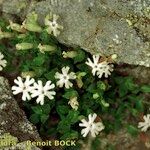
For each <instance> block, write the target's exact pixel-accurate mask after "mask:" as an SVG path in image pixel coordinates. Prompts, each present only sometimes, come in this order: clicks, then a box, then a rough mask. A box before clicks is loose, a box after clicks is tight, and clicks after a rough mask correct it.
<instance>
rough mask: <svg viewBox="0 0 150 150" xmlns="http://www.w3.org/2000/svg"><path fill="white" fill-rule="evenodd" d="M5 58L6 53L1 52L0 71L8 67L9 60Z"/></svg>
mask: <svg viewBox="0 0 150 150" xmlns="http://www.w3.org/2000/svg"><path fill="white" fill-rule="evenodd" d="M3 58H4V55H3V54H2V53H1V52H0V71H2V70H3V68H4V67H6V64H7V61H6V60H5V59H3Z"/></svg>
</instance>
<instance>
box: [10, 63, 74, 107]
mask: <svg viewBox="0 0 150 150" xmlns="http://www.w3.org/2000/svg"><path fill="white" fill-rule="evenodd" d="M69 69H70V68H69V67H68V66H67V67H63V68H62V74H61V73H58V72H56V74H55V78H56V79H59V80H58V81H57V83H56V84H57V86H58V87H63V86H65V87H66V88H70V87H72V86H73V84H72V83H71V82H70V81H69V80H70V79H75V78H76V75H75V73H74V72H71V73H68V72H69ZM14 83H15V84H17V86H13V87H12V90H13V94H14V95H16V94H19V93H23V95H22V100H23V101H26V100H30V99H31V98H35V97H37V99H36V102H37V103H40V104H41V105H43V104H44V97H45V96H46V97H48V98H49V99H54V95H56V92H55V91H52V89H54V88H55V85H54V84H52V82H51V81H47V82H46V84H45V85H43V83H42V81H41V80H38V81H37V83H36V82H35V80H34V79H33V78H30V76H27V77H26V80H25V81H23V79H22V78H21V77H18V78H17V79H15V80H14Z"/></svg>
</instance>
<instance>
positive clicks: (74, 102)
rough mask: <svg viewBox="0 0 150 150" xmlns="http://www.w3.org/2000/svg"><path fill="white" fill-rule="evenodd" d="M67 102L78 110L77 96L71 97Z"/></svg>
mask: <svg viewBox="0 0 150 150" xmlns="http://www.w3.org/2000/svg"><path fill="white" fill-rule="evenodd" d="M68 104H70V106H71V107H72V108H73V109H75V110H78V107H79V102H78V101H77V97H73V98H71V99H70V100H69V102H68Z"/></svg>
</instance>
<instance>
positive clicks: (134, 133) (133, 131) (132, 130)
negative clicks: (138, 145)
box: [127, 125, 139, 136]
mask: <svg viewBox="0 0 150 150" xmlns="http://www.w3.org/2000/svg"><path fill="white" fill-rule="evenodd" d="M127 131H128V133H130V134H131V135H132V136H137V135H138V133H139V131H138V129H137V128H136V127H134V126H133V125H128V126H127Z"/></svg>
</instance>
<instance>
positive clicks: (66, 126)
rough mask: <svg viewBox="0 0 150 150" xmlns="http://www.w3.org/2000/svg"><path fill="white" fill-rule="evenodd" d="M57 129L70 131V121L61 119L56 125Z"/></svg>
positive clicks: (61, 131)
mask: <svg viewBox="0 0 150 150" xmlns="http://www.w3.org/2000/svg"><path fill="white" fill-rule="evenodd" d="M57 130H58V131H59V132H60V133H66V132H69V131H70V123H69V121H68V120H66V119H64V120H62V121H60V122H59V124H58V126H57Z"/></svg>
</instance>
